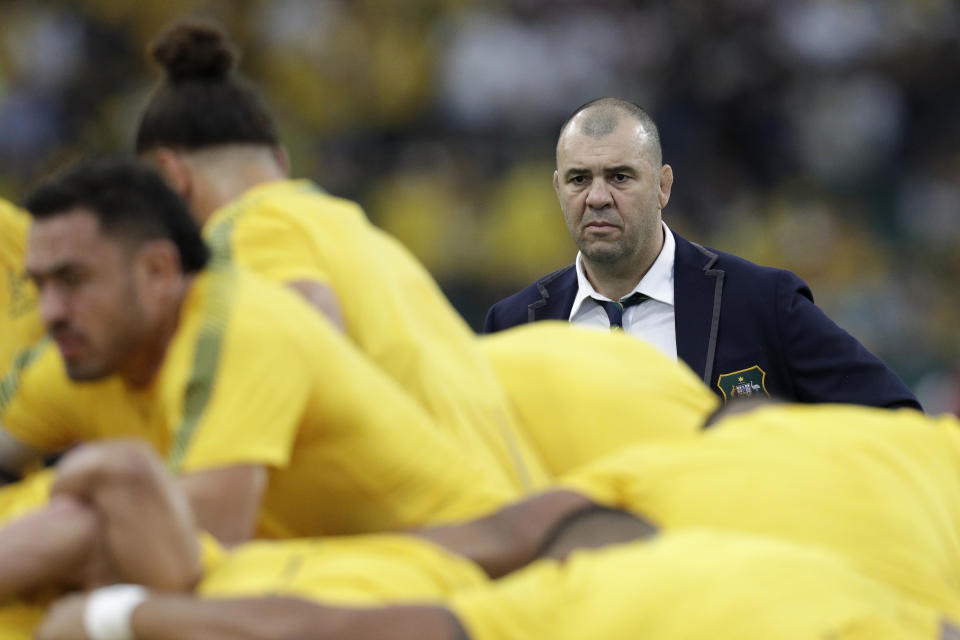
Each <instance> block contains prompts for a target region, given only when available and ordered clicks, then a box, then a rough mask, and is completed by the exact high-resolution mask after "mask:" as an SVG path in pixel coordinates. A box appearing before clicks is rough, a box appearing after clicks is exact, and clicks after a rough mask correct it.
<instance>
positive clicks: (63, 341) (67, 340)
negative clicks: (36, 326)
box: [51, 333, 83, 359]
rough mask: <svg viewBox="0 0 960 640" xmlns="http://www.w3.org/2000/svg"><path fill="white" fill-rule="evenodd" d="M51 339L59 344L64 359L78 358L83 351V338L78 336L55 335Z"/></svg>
mask: <svg viewBox="0 0 960 640" xmlns="http://www.w3.org/2000/svg"><path fill="white" fill-rule="evenodd" d="M51 337H52V338H53V341H54V342H56V343H57V348H59V349H60V354H61V355H62V356H63V357H64V359H70V358H71V357H73V356H76V355H77V354H78V353H80V351H81V350H82V349H83V338H81V337H80V336H78V335H76V334H68V333H55V334H53V335H52V336H51Z"/></svg>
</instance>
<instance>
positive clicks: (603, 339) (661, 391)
mask: <svg viewBox="0 0 960 640" xmlns="http://www.w3.org/2000/svg"><path fill="white" fill-rule="evenodd" d="M480 340H481V342H482V344H483V349H484V352H485V353H486V354H487V357H488V358H489V359H490V362H491V363H492V364H493V366H494V369H495V370H496V372H497V375H498V376H499V378H500V382H501V383H502V384H503V386H504V388H505V389H506V391H507V394H508V395H509V397H510V401H511V403H512V405H513V407H514V409H515V411H516V414H517V422H518V424H519V425H520V427H521V429H522V430H523V431H524V432H525V434H526V435H527V437H528V439H529V440H530V442H531V444H532V445H533V446H534V449H535V450H536V452H537V453H538V454H540V457H541V458H542V459H543V461H544V463H545V464H546V466H547V469H548V470H549V471H550V473H551V474H553V475H560V474H563V473H566V472H568V471H570V470H572V469H575V468H577V467H579V466H582V465H584V464H586V463H588V462H591V461H593V460H595V459H597V458H600V457H602V456H604V455H606V454H609V453H612V452H614V451H619V450H620V449H622V448H623V447H624V446H626V445H631V444H635V443H638V442H648V441H653V440H658V439H662V438H687V437H692V436H694V435H696V434H698V433H699V432H700V429H701V427H702V426H703V423H704V421H705V420H706V419H707V417H708V416H709V415H710V414H711V413H713V411H715V410H716V409H717V407H718V406H719V400H718V399H717V396H716V395H715V394H714V393H713V392H711V391H710V390H709V389H707V387H706V386H704V384H703V383H702V382H701V381H700V379H699V378H697V376H696V375H694V373H693V372H692V371H691V370H690V369H689V368H688V367H687V366H686V365H685V364H683V363H682V362H675V361H673V360H671V359H670V358H667V357H666V356H664V355H663V354H662V353H660V352H659V351H658V350H657V349H655V348H654V347H652V346H651V345H650V344H648V343H646V342H644V341H642V340H637V339H636V338H633V337H631V336H629V335H627V334H625V333H623V332H622V331H618V332H599V331H590V330H586V329H582V328H578V327H574V326H571V325H570V323H568V322H559V321H557V322H550V321H547V322H535V323H531V324H527V325H522V326H520V327H516V328H514V329H510V330H507V331H500V332H498V333H495V334H492V335H489V336H482V337H481V338H480Z"/></svg>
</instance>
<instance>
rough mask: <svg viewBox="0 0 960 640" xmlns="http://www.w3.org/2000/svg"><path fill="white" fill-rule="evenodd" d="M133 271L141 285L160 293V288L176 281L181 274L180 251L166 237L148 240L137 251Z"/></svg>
mask: <svg viewBox="0 0 960 640" xmlns="http://www.w3.org/2000/svg"><path fill="white" fill-rule="evenodd" d="M134 273H135V277H136V278H137V280H138V281H139V282H140V283H141V285H142V286H144V287H147V288H148V289H150V290H151V293H160V289H162V288H165V287H167V286H169V285H170V283H172V282H175V281H178V280H179V278H180V276H181V275H182V268H181V266H180V252H179V251H178V250H177V247H176V246H175V245H174V244H173V243H172V242H171V241H170V240H167V239H165V238H164V239H157V240H149V241H147V242H145V243H143V244H142V245H141V246H140V249H139V250H138V251H137V255H136V259H135V264H134Z"/></svg>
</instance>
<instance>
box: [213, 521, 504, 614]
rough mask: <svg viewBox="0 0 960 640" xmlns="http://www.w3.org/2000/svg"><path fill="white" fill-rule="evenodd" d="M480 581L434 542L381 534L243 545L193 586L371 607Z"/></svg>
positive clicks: (218, 594)
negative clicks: (197, 584)
mask: <svg viewBox="0 0 960 640" xmlns="http://www.w3.org/2000/svg"><path fill="white" fill-rule="evenodd" d="M486 581H487V577H486V574H485V573H484V572H483V570H482V569H480V567H478V566H477V565H475V564H473V563H472V562H470V561H469V560H467V559H466V558H463V557H461V556H458V555H456V554H453V553H451V552H449V551H447V550H445V549H444V548H442V547H440V546H437V545H435V544H432V543H430V542H428V541H426V540H423V539H420V538H416V537H414V536H407V535H389V534H382V535H364V536H346V537H329V538H322V539H316V538H314V539H304V540H280V541H277V540H271V541H260V542H251V543H247V544H243V545H240V546H239V547H237V548H236V549H235V550H234V551H233V552H232V553H230V555H229V556H227V557H226V558H224V559H223V560H222V561H221V562H220V563H219V564H218V565H217V567H216V568H214V569H213V570H211V571H209V572H208V573H207V575H206V577H205V578H204V579H203V581H202V582H201V583H200V585H199V586H198V587H197V592H198V594H199V595H200V596H201V597H209V598H242V597H255V596H266V595H269V596H290V597H299V598H305V599H308V600H316V601H320V602H323V603H327V604H334V603H338V604H345V605H359V604H365V605H374V604H389V603H397V602H425V601H439V600H440V599H441V598H443V597H445V596H447V595H449V594H451V593H453V592H454V591H456V590H459V589H465V588H469V587H473V586H476V585H479V584H483V583H485V582H486Z"/></svg>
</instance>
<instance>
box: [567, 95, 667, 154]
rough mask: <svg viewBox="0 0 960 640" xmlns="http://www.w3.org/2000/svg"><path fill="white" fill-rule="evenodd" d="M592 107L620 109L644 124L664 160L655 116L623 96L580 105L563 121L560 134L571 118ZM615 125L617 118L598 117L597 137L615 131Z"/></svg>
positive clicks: (609, 110) (655, 148) (594, 127)
mask: <svg viewBox="0 0 960 640" xmlns="http://www.w3.org/2000/svg"><path fill="white" fill-rule="evenodd" d="M591 108H599V109H601V110H602V111H607V112H616V111H620V112H622V113H626V114H627V115H629V116H630V117H632V118H633V119H634V120H636V121H637V122H639V123H640V124H641V125H643V128H644V130H645V131H647V132H648V133H649V134H650V137H651V139H652V141H653V148H654V151H655V153H656V156H657V157H658V159H660V160H661V161H662V157H663V152H662V150H661V147H660V130H659V129H658V128H657V123H655V122H654V121H653V118H651V117H650V114H649V113H647V111H646V109H644V108H643V107H641V106H640V105H638V104H636V103H633V102H630V101H629V100H624V99H623V98H613V97H609V96H607V97H603V98H595V99H593V100H591V101H590V102H586V103H584V104H582V105H580V106H579V107H577V108H576V110H575V111H574V112H573V113H571V114H570V117H568V118H567V119H566V120H564V121H563V124H562V125H561V126H560V134H561V135H562V134H563V132H564V131H565V130H566V128H567V125H568V124H570V121H571V120H573V119H574V118H575V117H577V116H578V115H579V114H580V113H582V112H583V111H586V110H587V109H591ZM615 126H616V120H615V119H613V120H608V119H604V118H601V119H598V121H597V122H594V123H592V127H593V129H594V130H595V131H594V133H595V134H596V137H602V136H603V135H606V134H608V133H610V132H611V131H613V129H614V128H615ZM587 133H588V134H590V131H587ZM591 135H593V134H591Z"/></svg>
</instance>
